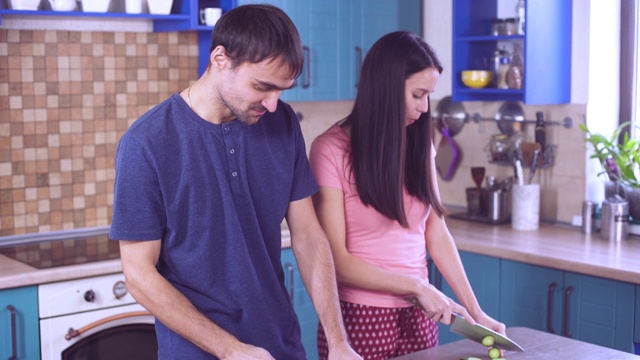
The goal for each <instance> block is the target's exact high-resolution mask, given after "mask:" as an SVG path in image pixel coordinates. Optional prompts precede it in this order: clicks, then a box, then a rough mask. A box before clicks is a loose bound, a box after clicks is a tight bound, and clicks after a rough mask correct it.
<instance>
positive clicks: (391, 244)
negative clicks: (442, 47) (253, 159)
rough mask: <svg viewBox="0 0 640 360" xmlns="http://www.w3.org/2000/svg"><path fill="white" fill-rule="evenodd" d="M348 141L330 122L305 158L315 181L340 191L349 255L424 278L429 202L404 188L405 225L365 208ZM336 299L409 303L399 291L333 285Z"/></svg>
mask: <svg viewBox="0 0 640 360" xmlns="http://www.w3.org/2000/svg"><path fill="white" fill-rule="evenodd" d="M349 150H350V141H349V137H348V135H347V134H346V133H345V132H344V131H343V130H342V129H341V128H340V126H339V125H337V124H336V125H333V126H332V127H331V128H329V130H327V131H326V132H325V133H323V134H322V135H320V136H318V137H317V138H316V139H315V140H314V142H313V144H312V145H311V151H310V154H309V160H310V162H311V167H312V169H313V173H314V175H315V177H316V180H317V181H318V185H320V186H326V187H330V188H335V189H339V190H341V191H342V192H343V193H344V211H345V224H346V229H345V230H346V247H347V250H348V251H349V253H350V254H352V255H354V256H357V257H358V258H360V259H362V260H364V261H366V262H368V263H370V264H373V265H375V266H377V267H380V268H382V269H386V270H389V271H393V272H396V273H400V274H405V275H408V276H412V277H415V278H420V279H427V277H428V272H427V261H426V246H425V237H424V232H425V222H426V220H427V216H428V215H429V211H430V206H425V205H424V204H423V203H422V202H420V201H419V200H418V199H416V198H415V197H413V196H411V195H409V194H408V193H407V191H406V189H405V191H404V206H405V212H406V215H407V220H408V222H409V228H404V227H402V225H400V224H399V223H398V222H397V221H395V220H391V219H389V218H387V217H385V216H384V215H382V214H380V213H379V212H378V211H377V210H375V209H374V208H373V207H370V206H365V205H364V204H362V202H361V201H360V197H359V196H358V193H357V191H356V185H355V179H354V177H353V176H352V173H351V170H350V166H349ZM338 291H339V295H340V299H341V300H343V301H348V302H351V303H357V304H363V305H368V306H377V307H408V306H411V305H412V304H411V303H409V302H407V301H405V300H404V296H403V295H396V294H391V293H386V292H380V291H371V290H365V289H360V288H355V287H351V286H347V285H344V284H340V283H339V284H338Z"/></svg>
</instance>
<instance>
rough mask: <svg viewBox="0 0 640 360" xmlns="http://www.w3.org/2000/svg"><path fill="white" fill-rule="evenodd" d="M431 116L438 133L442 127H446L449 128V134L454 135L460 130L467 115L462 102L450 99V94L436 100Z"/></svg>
mask: <svg viewBox="0 0 640 360" xmlns="http://www.w3.org/2000/svg"><path fill="white" fill-rule="evenodd" d="M432 117H433V119H434V121H435V122H436V128H437V129H438V131H440V133H442V129H443V128H445V127H446V128H447V129H449V136H451V137H454V136H455V135H456V134H457V133H459V132H460V130H462V127H463V126H464V124H465V123H466V122H467V120H468V118H469V115H468V114H467V112H466V111H465V109H464V105H463V104H462V103H460V102H454V101H452V100H451V96H445V97H444V98H442V100H440V101H439V102H438V106H436V109H435V111H434V112H433V114H432Z"/></svg>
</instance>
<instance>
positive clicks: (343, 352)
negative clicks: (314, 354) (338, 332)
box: [329, 344, 362, 360]
mask: <svg viewBox="0 0 640 360" xmlns="http://www.w3.org/2000/svg"><path fill="white" fill-rule="evenodd" d="M343 359H346V360H362V357H361V356H360V355H358V353H356V352H355V351H354V350H353V349H352V348H351V346H349V345H346V344H345V345H340V346H333V347H329V360H343Z"/></svg>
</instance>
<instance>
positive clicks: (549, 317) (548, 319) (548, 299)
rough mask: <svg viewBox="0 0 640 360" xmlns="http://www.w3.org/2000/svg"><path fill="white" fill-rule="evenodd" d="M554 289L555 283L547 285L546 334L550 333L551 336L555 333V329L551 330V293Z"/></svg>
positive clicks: (556, 285)
mask: <svg viewBox="0 0 640 360" xmlns="http://www.w3.org/2000/svg"><path fill="white" fill-rule="evenodd" d="M556 287H558V284H556V282H555V281H554V282H552V283H551V284H550V285H549V290H548V292H547V332H550V333H552V334H555V333H556V329H554V328H553V323H552V321H553V292H554V291H555V290H556Z"/></svg>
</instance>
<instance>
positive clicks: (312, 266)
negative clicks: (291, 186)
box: [286, 197, 361, 359]
mask: <svg viewBox="0 0 640 360" xmlns="http://www.w3.org/2000/svg"><path fill="white" fill-rule="evenodd" d="M286 218H287V224H288V225H289V231H290V232H291V247H292V249H293V254H294V255H295V257H296V261H297V262H298V268H299V269H300V275H301V276H302V281H303V282H304V285H305V288H306V289H307V291H308V292H309V296H310V297H311V300H312V301H313V305H314V307H315V309H316V312H317V313H318V317H319V318H320V322H321V323H322V327H323V328H324V331H325V336H326V338H327V343H328V345H329V358H330V359H361V357H360V356H358V355H357V354H356V353H355V352H354V351H353V350H352V349H351V347H350V346H349V342H348V339H347V335H346V332H345V330H344V325H343V322H342V315H341V312H340V305H339V301H338V289H337V286H336V273H335V268H334V264H333V257H332V256H331V249H330V247H329V242H328V240H327V237H326V235H325V234H324V232H323V231H322V228H321V227H320V223H319V222H318V218H317V217H316V213H315V210H314V208H313V203H312V202H311V197H306V198H304V199H302V200H297V201H293V202H291V203H289V209H288V210H287V216H286Z"/></svg>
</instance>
